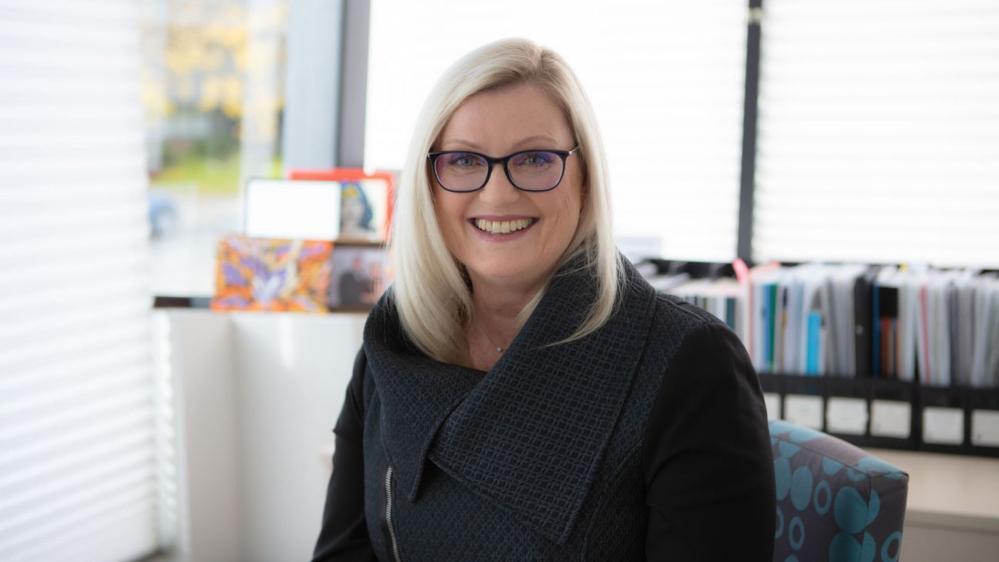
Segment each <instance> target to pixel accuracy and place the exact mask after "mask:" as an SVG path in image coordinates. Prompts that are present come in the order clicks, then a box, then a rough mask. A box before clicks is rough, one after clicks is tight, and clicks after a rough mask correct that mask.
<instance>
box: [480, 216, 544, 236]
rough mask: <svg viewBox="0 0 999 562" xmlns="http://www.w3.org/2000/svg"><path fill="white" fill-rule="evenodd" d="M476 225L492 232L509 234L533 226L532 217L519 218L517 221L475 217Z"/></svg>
mask: <svg viewBox="0 0 999 562" xmlns="http://www.w3.org/2000/svg"><path fill="white" fill-rule="evenodd" d="M475 226H476V227H478V229H479V230H484V231H486V232H489V233H492V234H509V233H511V232H516V231H518V230H523V229H525V228H527V227H528V226H531V219H519V220H515V221H487V220H485V219H475Z"/></svg>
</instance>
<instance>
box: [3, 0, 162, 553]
mask: <svg viewBox="0 0 999 562" xmlns="http://www.w3.org/2000/svg"><path fill="white" fill-rule="evenodd" d="M2 11H3V15H2V17H0V38H2V40H0V60H2V61H3V67H4V69H3V72H0V114H2V118H0V121H2V123H3V126H2V127H0V146H2V147H3V150H2V151H0V262H2V263H3V264H4V265H5V267H4V269H3V274H2V276H0V498H3V499H2V506H3V507H2V510H0V511H2V515H0V559H3V560H95V561H96V560H131V559H136V558H138V557H141V556H144V555H147V554H149V553H151V552H153V551H154V550H155V549H156V547H157V546H158V543H159V539H160V537H161V535H160V532H159V529H160V522H159V509H158V505H159V502H158V499H157V490H156V478H157V476H156V467H157V463H156V460H157V449H156V445H155V442H156V441H155V439H156V438H155V425H154V415H155V412H154V403H153V396H154V379H153V376H152V369H151V366H150V342H149V333H150V332H149V308H150V299H149V296H148V292H147V291H148V281H149V279H148V274H147V269H148V254H149V248H148V233H147V226H146V219H145V216H146V178H145V173H144V170H143V153H142V144H141V139H142V111H141V107H140V104H139V83H138V73H137V69H138V66H139V43H138V39H139V37H138V33H137V30H138V28H137V24H136V22H137V17H136V16H137V14H136V12H135V10H134V5H133V4H132V3H131V2H129V1H128V0H117V1H105V0H102V1H99V2H93V1H92V2H78V1H46V2H37V1H30V0H24V1H18V0H12V1H6V2H4V4H3V10H2Z"/></svg>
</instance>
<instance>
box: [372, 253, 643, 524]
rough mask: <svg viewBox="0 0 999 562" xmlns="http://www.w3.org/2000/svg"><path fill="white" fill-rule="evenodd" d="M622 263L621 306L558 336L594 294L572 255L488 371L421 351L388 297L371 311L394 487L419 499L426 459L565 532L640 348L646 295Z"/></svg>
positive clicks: (531, 520) (526, 518)
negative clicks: (583, 328) (604, 318)
mask: <svg viewBox="0 0 999 562" xmlns="http://www.w3.org/2000/svg"><path fill="white" fill-rule="evenodd" d="M622 261H623V262H625V265H624V269H625V275H624V277H625V280H626V283H625V285H624V288H623V291H622V301H621V304H620V308H619V309H618V310H617V312H616V313H615V315H614V316H613V317H612V318H611V319H610V321H609V322H608V323H607V324H605V325H604V326H603V327H602V328H601V329H599V330H597V331H596V332H594V333H591V334H590V335H588V336H587V337H585V338H583V339H580V340H576V341H573V342H570V343H567V344H562V345H557V346H554V347H549V348H542V346H543V345H544V344H548V343H552V342H555V341H558V340H560V339H563V338H565V337H567V336H569V335H570V334H571V333H572V331H573V329H574V328H575V327H576V326H577V325H579V322H580V321H581V320H582V317H583V314H584V313H585V311H586V310H587V307H588V306H589V305H590V303H592V302H593V299H594V296H595V294H596V288H595V283H594V280H593V278H592V276H591V274H590V273H589V272H588V271H587V270H581V269H579V268H578V264H579V261H578V260H574V261H571V262H569V263H568V264H567V265H566V266H565V267H563V268H562V269H561V270H560V271H559V272H558V274H557V275H556V276H555V277H554V278H553V279H552V281H551V282H550V283H549V287H548V289H547V291H546V293H545V295H544V296H543V297H542V299H541V301H540V302H539V303H538V306H537V308H536V309H535V311H534V313H533V314H532V315H531V317H530V318H529V319H528V321H527V323H526V324H525V325H524V327H523V328H522V329H521V331H520V333H519V334H518V335H517V337H516V339H515V340H514V341H513V343H512V344H511V345H510V348H509V349H507V350H506V352H505V353H504V354H503V356H502V357H501V358H500V360H499V361H497V362H496V364H495V365H494V366H493V368H492V370H490V371H489V373H487V374H484V373H482V372H481V371H477V370H474V369H469V368H465V367H461V366H457V365H451V364H445V363H441V362H438V361H435V360H432V359H429V358H427V357H426V356H425V355H423V354H421V353H420V352H418V351H416V350H415V349H414V348H413V346H412V345H409V344H408V343H407V341H406V338H405V337H404V336H403V334H402V333H401V328H400V327H399V322H398V317H397V316H396V313H395V309H394V307H393V306H392V305H391V301H390V296H389V295H387V298H383V299H382V301H380V302H379V304H378V305H377V306H376V307H375V309H374V310H373V311H372V313H371V315H370V316H369V318H368V322H367V324H366V326H365V331H364V349H365V354H366V355H367V359H368V364H369V367H370V371H371V374H372V376H373V377H374V380H375V385H376V387H377V388H378V393H379V397H380V399H381V415H382V419H381V422H382V438H383V446H384V447H385V449H386V452H387V455H388V457H389V459H390V462H391V463H392V465H393V467H394V471H395V474H396V475H397V478H398V482H399V484H400V488H399V489H400V490H402V491H404V492H405V493H406V498H407V499H408V500H409V501H410V502H415V501H417V498H418V492H419V488H420V481H421V476H422V474H423V468H424V462H425V460H426V459H428V458H429V459H430V460H432V461H433V462H434V463H435V464H437V465H438V466H439V467H440V468H441V469H442V470H444V471H445V472H447V473H448V474H450V475H451V476H452V477H454V478H455V479H457V480H458V481H460V482H462V483H464V484H465V485H466V486H468V487H469V488H471V489H472V490H473V491H474V492H476V493H478V494H479V495H480V496H482V497H484V498H486V499H488V500H490V501H492V502H493V503H495V504H496V505H498V506H500V507H502V508H504V509H506V510H508V511H510V512H512V513H513V514H515V515H516V516H518V517H519V518H520V519H521V520H522V521H523V522H524V523H526V524H527V525H529V526H531V527H532V528H534V529H535V530H537V531H538V532H539V533H541V534H543V535H544V536H546V537H548V538H549V539H551V540H553V541H555V542H558V543H564V542H566V541H567V540H568V538H569V535H570V533H571V531H572V528H573V526H574V524H575V522H576V519H577V516H578V515H579V511H580V508H581V507H582V505H583V502H584V500H585V499H586V496H587V493H588V491H589V489H590V487H591V485H592V483H593V481H594V479H595V478H596V475H597V469H598V468H599V463H600V461H601V459H602V458H603V453H604V450H605V449H606V448H607V445H608V441H609V439H610V436H611V434H612V432H613V430H614V427H615V425H616V423H617V419H618V416H619V413H620V411H621V409H622V406H623V404H624V400H625V398H626V396H627V395H628V391H629V389H630V387H631V382H632V379H633V378H634V374H635V370H636V368H637V365H638V361H639V359H640V355H641V353H642V350H643V349H644V347H645V340H646V338H647V335H648V333H649V327H650V324H651V321H652V315H653V310H654V305H655V291H654V290H653V289H652V287H651V286H649V284H648V283H646V282H645V281H644V279H642V278H641V276H640V275H639V274H638V273H637V271H635V269H634V268H633V267H632V266H631V264H629V263H627V261H626V260H624V259H623V258H622Z"/></svg>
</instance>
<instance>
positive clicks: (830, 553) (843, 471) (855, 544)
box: [770, 420, 909, 562]
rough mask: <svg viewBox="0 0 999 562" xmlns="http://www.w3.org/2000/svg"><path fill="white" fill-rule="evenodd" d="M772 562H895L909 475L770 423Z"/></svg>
mask: <svg viewBox="0 0 999 562" xmlns="http://www.w3.org/2000/svg"><path fill="white" fill-rule="evenodd" d="M770 444H771V446H772V447H773V457H774V472H775V474H776V480H777V527H776V533H775V534H774V561H779V562H790V561H800V562H806V561H812V560H828V561H830V562H873V561H874V560H878V561H881V560H886V561H888V560H898V559H899V553H900V551H901V549H902V523H903V521H904V519H905V499H906V493H907V492H908V486H909V475H908V474H906V473H905V472H903V471H902V470H900V469H898V468H896V467H894V466H892V465H890V464H888V463H887V462H885V461H883V460H881V459H879V458H877V457H875V456H872V455H870V454H868V453H867V452H865V451H864V450H862V449H860V448H858V447H855V446H853V445H851V444H849V443H847V442H846V441H843V440H842V439H837V438H836V437H833V436H831V435H827V434H825V433H822V432H820V431H815V430H812V429H808V428H805V427H802V426H799V425H795V424H792V423H789V422H786V421H783V420H774V421H771V422H770Z"/></svg>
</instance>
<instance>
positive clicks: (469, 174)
mask: <svg viewBox="0 0 999 562" xmlns="http://www.w3.org/2000/svg"><path fill="white" fill-rule="evenodd" d="M434 171H436V172H437V181H439V182H440V183H441V185H442V186H443V187H445V188H447V189H450V190H452V191H471V190H473V189H478V188H479V187H480V186H481V185H482V184H483V183H485V181H486V175H487V174H488V173H489V162H486V160H485V158H483V157H481V156H479V155H478V154H473V153H471V152H448V153H445V154H441V155H439V156H437V159H436V160H434Z"/></svg>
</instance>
